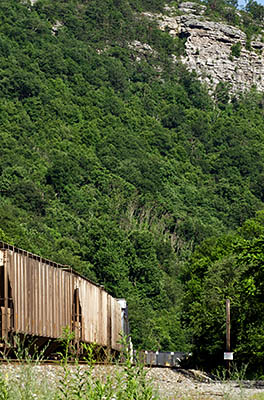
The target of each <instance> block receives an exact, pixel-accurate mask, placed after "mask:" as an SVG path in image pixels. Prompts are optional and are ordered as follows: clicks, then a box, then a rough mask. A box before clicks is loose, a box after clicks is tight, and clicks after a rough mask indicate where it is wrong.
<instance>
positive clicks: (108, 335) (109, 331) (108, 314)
mask: <svg viewBox="0 0 264 400" xmlns="http://www.w3.org/2000/svg"><path fill="white" fill-rule="evenodd" d="M111 322H112V319H111V296H110V295H109V294H108V295H107V348H108V350H109V351H110V349H111V345H112V326H111Z"/></svg>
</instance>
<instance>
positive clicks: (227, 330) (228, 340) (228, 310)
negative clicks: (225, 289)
mask: <svg viewBox="0 0 264 400" xmlns="http://www.w3.org/2000/svg"><path fill="white" fill-rule="evenodd" d="M230 329H231V327H230V300H229V299H226V351H227V352H230V351H231V341H230ZM226 363H227V364H226V365H227V371H228V373H230V360H226Z"/></svg>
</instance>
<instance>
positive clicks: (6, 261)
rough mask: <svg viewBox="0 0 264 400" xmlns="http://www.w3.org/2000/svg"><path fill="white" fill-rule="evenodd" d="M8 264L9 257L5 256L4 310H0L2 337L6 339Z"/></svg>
mask: <svg viewBox="0 0 264 400" xmlns="http://www.w3.org/2000/svg"><path fill="white" fill-rule="evenodd" d="M8 264H9V257H6V256H5V260H4V307H3V308H4V310H3V309H2V313H3V318H2V336H3V338H6V339H7V334H8V272H7V270H8Z"/></svg>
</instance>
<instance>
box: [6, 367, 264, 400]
mask: <svg viewBox="0 0 264 400" xmlns="http://www.w3.org/2000/svg"><path fill="white" fill-rule="evenodd" d="M80 368H81V369H85V368H87V366H80ZM119 368H120V367H116V366H109V365H108V366H107V365H97V366H95V369H94V372H93V373H94V374H95V375H96V376H97V377H98V376H106V375H112V376H114V375H115V373H116V372H117V370H118V369H119ZM34 369H35V372H37V375H38V376H39V377H44V376H45V378H46V379H48V381H49V382H50V383H51V385H56V382H57V381H58V379H59V377H60V375H61V373H62V368H61V367H60V366H53V365H40V366H35V367H34ZM71 369H72V372H73V373H74V371H76V369H75V367H71ZM0 372H4V374H8V375H10V374H15V375H17V374H19V366H18V365H3V364H2V365H1V366H0ZM147 377H148V379H149V380H150V382H151V385H153V387H155V388H157V390H158V392H159V394H160V398H161V399H162V400H163V399H166V400H215V399H216V400H217V399H224V400H238V399H240V400H244V399H245V400H249V399H251V400H253V399H254V400H264V381H259V382H253V381H241V382H238V381H231V382H221V381H215V380H213V379H212V378H211V377H210V376H208V375H206V374H204V373H202V372H201V371H196V370H178V369H170V368H152V369H148V372H147Z"/></svg>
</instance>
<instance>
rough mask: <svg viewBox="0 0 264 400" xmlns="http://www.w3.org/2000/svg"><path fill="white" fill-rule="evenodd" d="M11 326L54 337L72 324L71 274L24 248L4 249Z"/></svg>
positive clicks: (17, 330)
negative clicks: (5, 253)
mask: <svg viewBox="0 0 264 400" xmlns="http://www.w3.org/2000/svg"><path fill="white" fill-rule="evenodd" d="M5 251H6V252H7V264H6V267H7V270H8V277H9V281H10V287H11V295H12V299H13V304H14V330H15V332H17V333H26V334H32V335H36V336H43V337H51V338H57V337H59V336H61V334H62V329H63V327H65V326H70V327H71V325H72V303H73V295H72V291H73V283H72V280H73V275H72V274H71V273H69V272H67V271H63V270H62V269H60V268H58V267H54V266H51V265H49V264H47V263H46V262H45V261H43V260H42V259H40V258H37V257H36V258H34V257H32V256H30V255H29V253H26V252H22V251H21V252H19V251H12V250H5Z"/></svg>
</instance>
